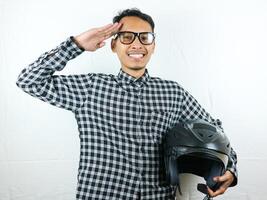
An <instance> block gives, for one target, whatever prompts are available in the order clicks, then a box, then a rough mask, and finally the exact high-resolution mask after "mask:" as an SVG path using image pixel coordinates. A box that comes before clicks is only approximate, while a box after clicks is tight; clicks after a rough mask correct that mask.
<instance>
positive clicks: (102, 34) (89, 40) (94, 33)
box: [74, 22, 122, 51]
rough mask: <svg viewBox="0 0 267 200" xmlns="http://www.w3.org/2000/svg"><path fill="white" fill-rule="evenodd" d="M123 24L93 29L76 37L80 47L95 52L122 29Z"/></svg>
mask: <svg viewBox="0 0 267 200" xmlns="http://www.w3.org/2000/svg"><path fill="white" fill-rule="evenodd" d="M121 25H122V24H121V23H118V22H116V23H114V24H108V25H106V26H103V27H99V28H93V29H90V30H88V31H86V32H84V33H81V34H80V35H77V36H75V37H74V40H75V42H76V43H77V45H78V46H80V47H82V48H84V50H85V51H95V50H97V49H99V48H101V47H103V46H104V45H105V40H106V39H108V38H110V37H111V36H112V35H114V34H115V33H116V32H117V31H118V30H119V29H120V27H121Z"/></svg>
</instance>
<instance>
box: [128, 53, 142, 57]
mask: <svg viewBox="0 0 267 200" xmlns="http://www.w3.org/2000/svg"><path fill="white" fill-rule="evenodd" d="M129 56H130V57H133V58H142V57H143V56H144V55H143V54H129Z"/></svg>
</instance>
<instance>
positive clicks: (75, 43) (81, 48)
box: [70, 36, 85, 52]
mask: <svg viewBox="0 0 267 200" xmlns="http://www.w3.org/2000/svg"><path fill="white" fill-rule="evenodd" d="M70 40H71V42H72V43H73V45H74V46H75V47H76V48H78V49H79V50H81V51H82V52H83V51H85V49H84V48H83V47H81V46H80V45H79V44H78V43H77V41H76V40H75V39H74V37H73V36H70Z"/></svg>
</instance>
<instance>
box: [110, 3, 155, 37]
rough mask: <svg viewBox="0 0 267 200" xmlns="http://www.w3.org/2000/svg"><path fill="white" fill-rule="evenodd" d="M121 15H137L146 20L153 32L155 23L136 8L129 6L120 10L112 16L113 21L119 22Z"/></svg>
mask: <svg viewBox="0 0 267 200" xmlns="http://www.w3.org/2000/svg"><path fill="white" fill-rule="evenodd" d="M123 17H139V18H140V19H142V20H144V21H146V22H148V23H149V24H150V26H151V28H152V31H153V32H154V28H155V24H154V21H153V19H152V17H151V16H149V15H148V14H145V13H143V12H141V11H140V10H139V9H138V8H131V9H126V10H123V11H120V12H119V13H118V14H117V15H116V16H115V17H114V18H113V23H115V22H120V20H121V19H122V18H123Z"/></svg>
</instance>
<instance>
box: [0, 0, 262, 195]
mask: <svg viewBox="0 0 267 200" xmlns="http://www.w3.org/2000/svg"><path fill="white" fill-rule="evenodd" d="M131 7H138V8H139V9H141V10H142V11H143V12H146V13H148V14H150V15H151V16H152V17H153V19H154V21H155V24H156V29H155V32H156V34H157V38H156V51H155V53H154V55H153V56H152V59H151V62H150V63H149V65H148V70H149V73H150V75H151V76H159V77H161V78H164V79H171V80H176V81H177V82H179V83H180V84H181V85H182V86H183V87H184V88H185V89H187V90H189V92H190V93H191V94H192V95H193V96H194V97H195V98H196V99H198V101H199V102H200V103H201V104H202V105H203V107H204V108H206V110H207V111H209V112H210V113H211V114H212V116H213V117H215V118H219V119H221V120H222V122H223V127H224V129H225V132H226V133H227V135H228V136H229V138H230V140H231V143H232V146H233V147H234V149H235V150H236V152H237V154H238V169H239V184H238V186H236V187H234V188H230V189H229V190H228V191H227V192H226V193H225V194H224V196H221V197H218V198H217V199H229V200H232V199H233V200H234V199H242V200H250V199H253V200H263V199H266V195H265V192H266V189H265V188H266V185H267V181H266V177H267V176H266V175H267V172H266V167H267V160H266V159H267V151H266V150H267V143H266V139H267V134H266V130H267V128H266V122H267V106H266V102H267V94H266V91H267V74H266V72H267V70H266V67H267V56H266V53H267V1H266V0H201V1H200V0H175V1H174V0H173V1H171V0H169V1H168V0H165V1H162V0H153V1H149V0H147V1H144V0H135V1H134V0H117V1H115V0H114V1H103V0H97V1H89V0H87V1H85V0H84V1H82V0H79V1H78V0H77V1H70V0H58V1H56V0H44V1H37V0H25V1H19V0H2V1H0V91H1V93H0V200H51V199H53V200H72V199H75V189H76V180H77V179H76V175H77V169H78V159H79V138H78V131H77V125H76V121H75V119H74V116H73V115H72V113H71V112H69V111H66V110H63V109H59V108H56V107H53V106H51V105H48V104H46V103H44V102H42V101H40V100H38V99H35V98H33V97H31V96H29V95H27V94H26V93H23V92H22V91H21V90H20V89H19V88H17V87H16V85H15V82H16V78H17V76H18V74H19V73H20V71H21V70H22V69H23V68H24V67H26V66H27V65H28V64H30V63H31V62H33V61H34V60H35V59H37V58H38V56H39V55H40V54H41V53H43V52H45V51H48V50H50V49H52V48H54V47H55V46H57V45H58V44H59V43H60V42H62V41H64V40H65V39H66V38H67V37H69V36H70V35H77V34H79V33H81V32H83V31H86V30H87V29H89V28H93V27H99V26H103V25H106V24H108V23H110V22H111V19H112V17H113V16H114V15H115V14H116V13H117V12H118V11H119V10H121V9H125V8H131ZM109 43H110V41H109V40H108V41H107V45H106V46H105V47H104V48H102V49H101V50H98V51H96V52H94V53H88V52H86V53H83V54H82V55H80V56H79V57H78V58H76V59H75V60H73V61H71V62H69V63H68V65H67V67H66V68H65V69H64V70H63V72H61V73H64V74H75V73H77V74H79V73H89V72H103V73H112V74H117V73H118V71H119V69H120V64H119V61H118V59H117V57H116V55H115V54H113V53H112V51H111V50H110V45H109ZM182 179H183V191H184V195H183V197H181V198H180V199H201V198H200V197H202V196H203V195H201V194H199V192H196V191H195V190H196V183H198V181H202V179H198V180H196V179H197V178H196V177H192V176H190V177H184V176H183V178H182Z"/></svg>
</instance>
